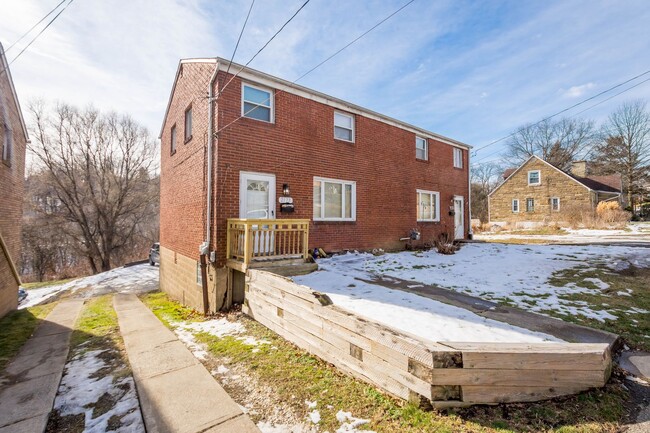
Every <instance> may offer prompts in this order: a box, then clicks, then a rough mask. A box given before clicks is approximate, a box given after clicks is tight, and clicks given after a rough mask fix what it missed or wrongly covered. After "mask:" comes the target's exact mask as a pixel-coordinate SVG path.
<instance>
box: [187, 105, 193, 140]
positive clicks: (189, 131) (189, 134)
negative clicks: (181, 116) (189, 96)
mask: <svg viewBox="0 0 650 433" xmlns="http://www.w3.org/2000/svg"><path fill="white" fill-rule="evenodd" d="M191 139H192V106H191V105H190V106H189V107H188V109H187V110H185V142H186V143H187V142H188V141H190V140H191Z"/></svg>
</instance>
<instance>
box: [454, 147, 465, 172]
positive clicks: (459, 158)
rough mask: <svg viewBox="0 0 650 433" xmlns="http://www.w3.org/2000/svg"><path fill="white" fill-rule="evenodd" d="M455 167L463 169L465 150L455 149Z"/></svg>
mask: <svg viewBox="0 0 650 433" xmlns="http://www.w3.org/2000/svg"><path fill="white" fill-rule="evenodd" d="M454 167H456V168H463V149H459V148H457V147H454Z"/></svg>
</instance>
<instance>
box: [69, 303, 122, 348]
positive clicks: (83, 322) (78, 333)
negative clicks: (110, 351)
mask: <svg viewBox="0 0 650 433" xmlns="http://www.w3.org/2000/svg"><path fill="white" fill-rule="evenodd" d="M119 331H120V330H119V325H118V322H117V314H116V313H115V310H114V309H113V295H104V296H100V297H98V298H92V299H90V300H88V301H87V302H86V304H85V305H84V309H83V311H82V312H81V315H80V317H79V319H78V320H77V325H76V327H75V330H74V331H73V333H72V338H71V347H72V348H76V347H78V346H81V345H82V344H84V343H85V344H84V349H86V350H93V349H97V348H104V346H106V345H107V344H113V343H115V342H116V341H118V342H121V339H122V338H121V336H120V332H119Z"/></svg>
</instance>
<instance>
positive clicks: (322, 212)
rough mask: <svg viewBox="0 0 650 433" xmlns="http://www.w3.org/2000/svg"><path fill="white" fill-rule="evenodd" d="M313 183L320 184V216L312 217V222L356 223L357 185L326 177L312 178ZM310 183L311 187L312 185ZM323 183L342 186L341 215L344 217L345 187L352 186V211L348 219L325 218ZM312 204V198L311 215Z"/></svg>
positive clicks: (352, 182)
mask: <svg viewBox="0 0 650 433" xmlns="http://www.w3.org/2000/svg"><path fill="white" fill-rule="evenodd" d="M313 182H320V215H318V216H317V215H313V217H314V221H356V220H357V183H356V182H355V181H352V180H341V179H330V178H327V177H317V176H314V180H313ZM313 182H312V185H313ZM325 182H329V183H338V184H341V185H342V192H343V193H342V194H341V201H342V203H341V215H345V211H346V208H345V186H346V185H352V199H351V204H352V209H351V212H350V218H345V217H341V218H332V217H327V218H326V217H325ZM313 203H314V197H312V213H313Z"/></svg>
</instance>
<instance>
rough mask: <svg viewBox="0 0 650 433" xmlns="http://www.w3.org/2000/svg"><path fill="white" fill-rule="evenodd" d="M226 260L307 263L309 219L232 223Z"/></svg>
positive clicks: (245, 262)
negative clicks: (293, 259)
mask: <svg viewBox="0 0 650 433" xmlns="http://www.w3.org/2000/svg"><path fill="white" fill-rule="evenodd" d="M226 243H227V247H226V255H227V256H226V258H227V259H228V260H237V261H240V262H243V263H244V264H245V265H249V264H250V263H251V262H253V261H267V260H269V261H270V260H281V259H292V258H303V259H307V256H308V252H307V249H308V247H307V245H308V243H309V220H308V219H235V218H229V219H228V231H227V240H226Z"/></svg>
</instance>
